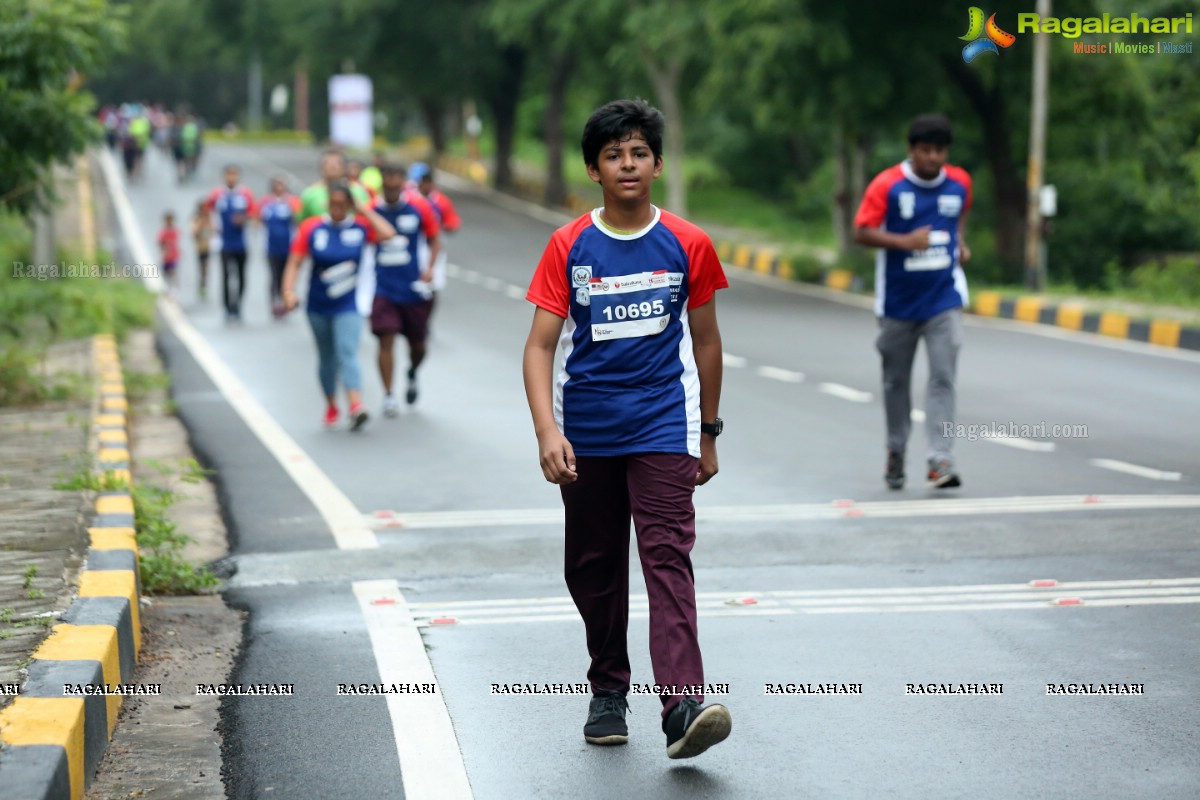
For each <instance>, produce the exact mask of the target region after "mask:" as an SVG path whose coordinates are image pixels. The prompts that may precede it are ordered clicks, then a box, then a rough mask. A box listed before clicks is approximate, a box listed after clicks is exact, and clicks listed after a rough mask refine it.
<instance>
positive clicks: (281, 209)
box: [258, 194, 300, 256]
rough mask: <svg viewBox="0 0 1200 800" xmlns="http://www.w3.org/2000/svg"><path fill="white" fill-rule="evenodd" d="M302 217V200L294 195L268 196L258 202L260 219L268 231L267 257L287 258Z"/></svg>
mask: <svg viewBox="0 0 1200 800" xmlns="http://www.w3.org/2000/svg"><path fill="white" fill-rule="evenodd" d="M299 216H300V198H299V197H296V195H294V194H283V195H278V194H268V195H264V196H263V198H262V200H260V201H258V218H259V219H260V220H262V224H263V226H264V227H265V228H266V229H267V255H269V256H286V255H287V254H288V250H290V249H291V246H292V234H293V233H294V232H295V230H296V220H297V218H298V217H299Z"/></svg>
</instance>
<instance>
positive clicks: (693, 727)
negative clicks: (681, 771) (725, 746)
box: [663, 697, 733, 758]
mask: <svg viewBox="0 0 1200 800" xmlns="http://www.w3.org/2000/svg"><path fill="white" fill-rule="evenodd" d="M731 730H733V717H731V716H730V715H729V709H727V708H726V707H725V706H723V705H711V706H702V705H700V703H698V702H696V701H695V700H693V699H692V698H690V697H685V698H684V699H683V701H682V702H681V703H680V704H679V705H677V706H675V708H673V709H672V710H671V713H670V714H668V715H667V718H666V719H664V720H663V733H665V734H666V735H667V758H693V757H695V756H698V755H700V754H701V753H703V752H704V751H705V750H707V749H708V748H710V747H712V746H713V745H714V744H719V743H720V742H723V741H725V739H726V738H727V737H728V736H729V732H730V731H731Z"/></svg>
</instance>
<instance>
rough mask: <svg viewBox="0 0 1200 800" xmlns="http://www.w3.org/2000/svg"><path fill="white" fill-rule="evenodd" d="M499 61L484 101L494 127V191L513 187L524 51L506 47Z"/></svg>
mask: <svg viewBox="0 0 1200 800" xmlns="http://www.w3.org/2000/svg"><path fill="white" fill-rule="evenodd" d="M500 61H501V64H502V67H501V74H500V75H499V76H498V79H497V81H496V84H495V86H494V88H493V90H492V93H491V97H489V98H488V106H489V107H490V108H491V110H492V116H493V118H494V120H493V122H494V124H495V126H496V134H495V136H496V175H495V179H494V184H493V185H494V186H495V187H496V188H497V189H501V190H508V189H512V188H513V185H514V181H513V170H512V153H513V145H514V144H515V142H516V134H517V104H518V102H519V101H520V96H521V79H522V78H523V77H524V73H525V51H524V50H523V49H521V48H519V47H506V48H504V52H503V53H502V54H501V58H500Z"/></svg>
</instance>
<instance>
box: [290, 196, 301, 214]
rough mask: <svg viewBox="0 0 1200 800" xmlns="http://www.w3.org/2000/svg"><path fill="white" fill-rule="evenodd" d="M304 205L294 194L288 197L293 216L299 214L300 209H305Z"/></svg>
mask: <svg viewBox="0 0 1200 800" xmlns="http://www.w3.org/2000/svg"><path fill="white" fill-rule="evenodd" d="M303 205H304V204H303V203H301V202H300V198H299V197H298V196H297V195H294V194H289V195H288V206H290V207H291V209H292V213H293V214H299V213H300V209H301V208H302V207H303Z"/></svg>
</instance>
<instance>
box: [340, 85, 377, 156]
mask: <svg viewBox="0 0 1200 800" xmlns="http://www.w3.org/2000/svg"><path fill="white" fill-rule="evenodd" d="M372 101H373V94H372V89H371V79H370V78H368V77H367V76H366V75H334V76H333V77H332V78H330V79H329V139H330V141H332V142H333V143H334V144H337V145H341V146H343V147H363V148H369V147H370V146H371V144H372V142H374V139H375V129H374V127H373V126H374V123H373V115H372V108H371V104H372Z"/></svg>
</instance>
